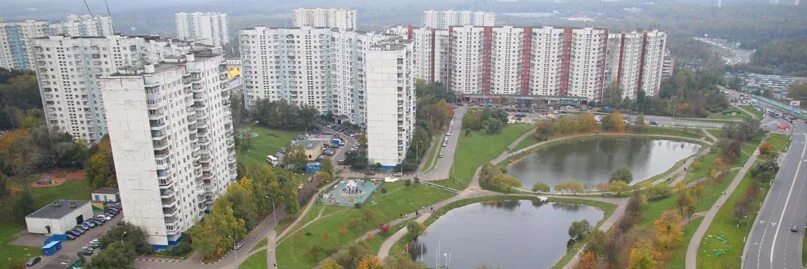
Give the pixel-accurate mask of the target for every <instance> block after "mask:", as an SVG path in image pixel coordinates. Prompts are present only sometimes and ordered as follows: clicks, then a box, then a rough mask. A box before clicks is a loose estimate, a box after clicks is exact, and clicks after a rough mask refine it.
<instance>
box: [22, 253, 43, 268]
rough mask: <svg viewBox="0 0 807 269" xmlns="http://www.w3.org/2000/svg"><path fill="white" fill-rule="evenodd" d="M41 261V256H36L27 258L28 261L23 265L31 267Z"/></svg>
mask: <svg viewBox="0 0 807 269" xmlns="http://www.w3.org/2000/svg"><path fill="white" fill-rule="evenodd" d="M40 261H42V257H39V256H36V257H33V258H30V259H28V262H26V263H25V266H28V267H32V266H34V265H36V264H37V263H39V262H40Z"/></svg>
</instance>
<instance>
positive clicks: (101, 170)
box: [85, 136, 118, 188]
mask: <svg viewBox="0 0 807 269" xmlns="http://www.w3.org/2000/svg"><path fill="white" fill-rule="evenodd" d="M85 166H86V171H87V180H88V181H89V182H90V185H92V186H93V188H99V187H114V186H117V185H118V182H117V179H116V176H115V160H114V158H113V157H112V145H111V144H110V141H109V136H104V138H103V139H101V142H99V143H98V144H96V145H95V146H93V147H92V148H91V149H90V158H89V159H88V160H87V164H86V165H85Z"/></svg>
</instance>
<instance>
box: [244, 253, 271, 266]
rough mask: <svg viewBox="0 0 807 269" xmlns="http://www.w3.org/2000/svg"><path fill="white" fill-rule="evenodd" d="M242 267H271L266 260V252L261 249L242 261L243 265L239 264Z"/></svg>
mask: <svg viewBox="0 0 807 269" xmlns="http://www.w3.org/2000/svg"><path fill="white" fill-rule="evenodd" d="M238 268H240V269H266V268H269V267H268V264H267V262H266V252H264V251H261V252H258V253H255V254H252V256H249V258H247V259H246V260H244V261H243V262H241V265H239V266H238Z"/></svg>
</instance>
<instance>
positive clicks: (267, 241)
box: [252, 238, 269, 250]
mask: <svg viewBox="0 0 807 269" xmlns="http://www.w3.org/2000/svg"><path fill="white" fill-rule="evenodd" d="M268 244H269V240H266V238H264V239H261V241H258V244H257V245H255V246H254V247H252V250H256V249H259V248H262V247H265V246H266V245H268Z"/></svg>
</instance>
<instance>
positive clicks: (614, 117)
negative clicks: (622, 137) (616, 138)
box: [602, 111, 625, 132]
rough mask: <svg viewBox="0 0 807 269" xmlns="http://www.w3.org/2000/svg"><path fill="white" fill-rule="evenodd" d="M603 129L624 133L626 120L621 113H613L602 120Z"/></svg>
mask: <svg viewBox="0 0 807 269" xmlns="http://www.w3.org/2000/svg"><path fill="white" fill-rule="evenodd" d="M602 128H603V129H604V130H606V131H611V132H624V131H625V118H623V117H622V114H620V113H619V112H616V111H614V112H611V113H610V114H608V116H605V118H604V119H602Z"/></svg>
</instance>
